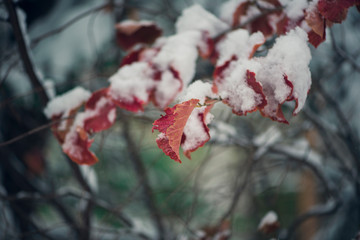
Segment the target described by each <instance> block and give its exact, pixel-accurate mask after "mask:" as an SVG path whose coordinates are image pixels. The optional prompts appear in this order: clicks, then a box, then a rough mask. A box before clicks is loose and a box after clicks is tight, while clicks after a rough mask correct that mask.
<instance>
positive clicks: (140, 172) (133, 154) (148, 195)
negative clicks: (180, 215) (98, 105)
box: [123, 118, 165, 240]
mask: <svg viewBox="0 0 360 240" xmlns="http://www.w3.org/2000/svg"><path fill="white" fill-rule="evenodd" d="M123 123H124V128H123V133H124V138H125V141H126V143H127V147H128V150H129V155H130V158H131V162H132V163H133V165H134V168H135V171H136V174H137V177H138V180H139V181H140V182H142V184H143V193H144V194H143V195H144V199H145V205H146V206H147V208H148V210H149V211H150V214H151V217H152V219H153V220H154V222H155V224H156V228H157V231H158V235H159V236H158V239H160V240H164V239H165V228H164V225H163V222H162V219H161V215H160V212H159V209H158V207H157V206H156V204H155V200H154V198H153V195H152V189H151V187H150V181H149V178H148V175H147V171H146V168H145V166H144V164H143V162H142V159H141V157H140V154H139V151H138V149H137V148H136V144H135V141H134V140H133V138H132V136H131V134H130V129H129V128H130V124H129V122H128V120H127V119H126V118H123Z"/></svg>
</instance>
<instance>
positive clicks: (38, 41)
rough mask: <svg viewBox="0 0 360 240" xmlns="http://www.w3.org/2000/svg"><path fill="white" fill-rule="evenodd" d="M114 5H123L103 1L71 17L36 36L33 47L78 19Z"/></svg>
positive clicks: (32, 42) (32, 43)
mask: <svg viewBox="0 0 360 240" xmlns="http://www.w3.org/2000/svg"><path fill="white" fill-rule="evenodd" d="M114 6H117V7H121V6H122V5H119V4H116V5H114V4H113V3H112V2H111V1H109V2H106V3H103V4H101V5H99V6H96V7H94V8H91V9H89V10H86V11H85V12H83V13H81V14H79V15H77V16H75V17H74V18H72V19H70V20H69V21H68V22H66V23H64V24H63V25H61V26H59V27H57V28H55V29H53V30H50V31H49V32H46V33H43V34H41V35H39V36H37V37H35V38H34V39H33V40H32V41H31V47H35V46H36V45H37V44H38V43H40V42H41V41H42V40H44V39H46V38H48V37H50V36H53V35H56V34H58V33H61V32H62V31H64V30H65V29H66V28H68V27H70V26H71V25H73V24H74V23H76V22H77V21H79V20H81V19H83V18H84V17H86V16H88V15H91V14H93V13H95V12H98V11H101V10H103V9H105V8H109V7H114Z"/></svg>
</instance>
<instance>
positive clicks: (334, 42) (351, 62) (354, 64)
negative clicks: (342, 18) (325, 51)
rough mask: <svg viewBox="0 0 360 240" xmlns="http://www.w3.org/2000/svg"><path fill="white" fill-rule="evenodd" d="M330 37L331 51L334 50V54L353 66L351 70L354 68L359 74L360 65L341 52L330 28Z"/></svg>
mask: <svg viewBox="0 0 360 240" xmlns="http://www.w3.org/2000/svg"><path fill="white" fill-rule="evenodd" d="M330 36H331V45H332V47H333V49H334V50H335V52H336V53H337V54H339V55H340V56H341V57H342V58H344V59H345V60H347V61H348V62H349V63H350V64H351V65H352V66H353V68H355V70H356V71H358V72H360V65H359V64H358V63H357V62H356V61H355V59H354V58H352V57H351V56H350V55H349V54H348V53H347V52H345V51H344V50H342V49H341V48H340V47H339V46H338V45H337V43H336V41H335V34H334V31H333V29H332V28H330Z"/></svg>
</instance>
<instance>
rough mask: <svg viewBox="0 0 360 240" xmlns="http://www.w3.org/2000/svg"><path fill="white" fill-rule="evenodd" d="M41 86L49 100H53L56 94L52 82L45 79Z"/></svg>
mask: <svg viewBox="0 0 360 240" xmlns="http://www.w3.org/2000/svg"><path fill="white" fill-rule="evenodd" d="M43 86H44V89H45V91H46V95H47V96H48V97H49V99H53V98H55V96H56V93H55V83H54V81H52V80H51V79H45V81H44V82H43Z"/></svg>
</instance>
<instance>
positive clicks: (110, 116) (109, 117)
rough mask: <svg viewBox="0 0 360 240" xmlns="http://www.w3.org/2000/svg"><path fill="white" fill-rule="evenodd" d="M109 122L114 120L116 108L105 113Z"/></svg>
mask: <svg viewBox="0 0 360 240" xmlns="http://www.w3.org/2000/svg"><path fill="white" fill-rule="evenodd" d="M107 118H108V120H109V122H115V119H116V109H111V110H110V112H109V113H108V115H107Z"/></svg>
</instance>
